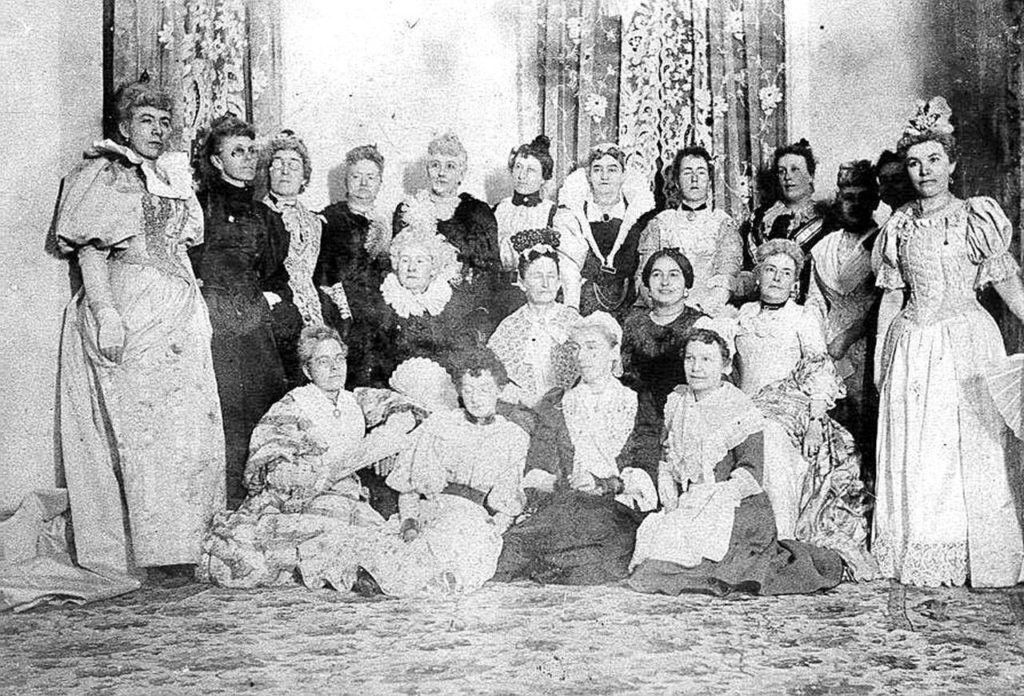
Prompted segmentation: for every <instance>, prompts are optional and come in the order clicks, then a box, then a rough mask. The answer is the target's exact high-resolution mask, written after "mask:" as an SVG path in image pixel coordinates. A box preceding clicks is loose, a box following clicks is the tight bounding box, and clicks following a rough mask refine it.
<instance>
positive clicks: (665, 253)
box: [640, 247, 693, 290]
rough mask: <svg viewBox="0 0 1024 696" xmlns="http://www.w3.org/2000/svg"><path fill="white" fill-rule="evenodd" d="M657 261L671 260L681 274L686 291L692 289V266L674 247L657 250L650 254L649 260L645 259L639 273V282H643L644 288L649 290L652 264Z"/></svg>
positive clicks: (652, 270) (652, 269)
mask: <svg viewBox="0 0 1024 696" xmlns="http://www.w3.org/2000/svg"><path fill="white" fill-rule="evenodd" d="M658 259H672V260H673V261H675V262H676V265H677V266H679V270H680V271H682V272H683V280H685V281H686V287H687V289H689V288H692V287H693V264H691V263H690V259H688V258H686V255H685V254H683V252H681V251H679V250H678V249H676V248H675V247H670V248H668V249H659V250H658V251H656V252H654V253H653V254H651V258H649V259H647V263H645V264H644V269H643V271H641V272H640V280H641V281H643V284H644V287H645V288H647V289H648V290H650V289H651V273H653V272H654V263H655V262H656V261H657V260H658Z"/></svg>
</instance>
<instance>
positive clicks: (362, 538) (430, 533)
mask: <svg viewBox="0 0 1024 696" xmlns="http://www.w3.org/2000/svg"><path fill="white" fill-rule="evenodd" d="M454 372H455V374H456V376H457V382H458V385H459V393H460V396H461V397H462V403H463V404H464V408H463V409H459V410H456V411H451V412H447V413H439V414H437V415H435V416H432V417H431V418H429V419H427V421H426V422H425V423H424V424H423V425H422V426H421V427H420V428H418V429H417V430H416V433H415V434H416V438H415V444H414V445H413V446H412V447H411V448H409V449H408V450H406V451H405V452H404V453H403V454H402V455H401V456H400V457H399V461H398V464H397V465H396V467H395V469H394V471H392V472H391V474H390V475H389V476H388V479H387V481H388V485H390V486H392V487H393V488H394V489H395V490H396V491H398V493H399V496H400V497H399V505H400V515H398V516H395V517H392V518H391V520H389V521H388V524H387V525H386V526H384V527H381V528H374V529H369V528H367V529H362V530H355V532H356V533H355V534H348V533H345V532H344V531H339V532H338V533H336V534H334V535H333V536H332V537H330V538H323V539H322V540H320V541H321V542H322V544H321V546H322V548H323V549H324V550H325V551H324V554H323V557H325V558H330V559H332V560H331V562H330V563H329V564H326V565H325V567H324V571H323V572H324V573H325V575H326V576H327V577H330V578H340V579H339V580H338V581H336V582H332V584H335V586H336V587H337V586H344V585H346V583H348V582H349V579H350V578H351V579H354V578H355V576H356V573H357V570H358V569H359V568H362V569H364V570H365V571H367V573H368V575H369V576H370V577H372V579H373V580H374V581H375V582H376V584H377V586H378V587H379V588H380V590H381V591H382V592H383V593H385V594H388V595H392V596H399V597H409V596H417V595H451V594H462V593H465V592H471V591H473V590H475V589H477V588H479V587H480V586H481V585H483V584H484V583H485V582H486V581H487V580H489V579H490V578H491V576H492V575H494V569H495V564H496V563H497V561H498V556H499V554H500V553H501V548H502V537H501V535H502V533H503V532H504V531H505V529H506V528H507V527H508V525H509V524H511V522H512V520H513V519H515V517H516V516H517V515H518V514H519V513H520V512H521V511H522V509H523V502H524V501H523V492H522V488H521V485H520V483H521V478H522V471H523V466H524V463H525V461H526V450H527V446H528V444H529V436H528V435H527V434H526V432H525V431H524V430H523V429H521V428H520V427H519V426H518V425H515V424H513V423H512V422H510V421H508V420H506V419H505V418H504V417H502V416H501V415H499V414H497V413H496V407H497V403H498V394H499V393H500V392H501V388H502V387H503V386H504V383H505V380H506V376H505V370H504V368H503V367H502V365H501V362H500V361H499V360H498V359H497V358H496V357H495V356H494V353H492V352H491V351H490V350H488V349H487V348H476V349H472V350H469V351H466V352H465V353H462V354H460V355H459V356H458V358H457V359H456V363H455V368H454Z"/></svg>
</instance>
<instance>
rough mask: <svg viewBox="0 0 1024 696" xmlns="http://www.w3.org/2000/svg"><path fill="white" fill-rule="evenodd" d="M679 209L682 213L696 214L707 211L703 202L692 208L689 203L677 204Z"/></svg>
mask: <svg viewBox="0 0 1024 696" xmlns="http://www.w3.org/2000/svg"><path fill="white" fill-rule="evenodd" d="M679 209H680V210H682V211H683V212H686V213H696V212H699V211H701V210H707V209H708V202H707V201H704V202H703V203H701V204H700V205H698V206H692V205H690V204H689V203H686V202H683V203H680V204H679Z"/></svg>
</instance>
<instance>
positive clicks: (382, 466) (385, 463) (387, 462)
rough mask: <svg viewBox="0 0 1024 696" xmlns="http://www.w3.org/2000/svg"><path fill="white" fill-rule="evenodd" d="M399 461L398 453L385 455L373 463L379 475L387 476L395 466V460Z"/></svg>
mask: <svg viewBox="0 0 1024 696" xmlns="http://www.w3.org/2000/svg"><path fill="white" fill-rule="evenodd" d="M396 461H398V455H397V454H393V455H391V456H390V457H385V458H384V459H381V460H380V461H378V462H375V463H374V465H373V470H374V471H375V472H376V473H377V475H378V476H387V475H388V474H390V473H391V471H392V470H393V469H394V468H395V462H396Z"/></svg>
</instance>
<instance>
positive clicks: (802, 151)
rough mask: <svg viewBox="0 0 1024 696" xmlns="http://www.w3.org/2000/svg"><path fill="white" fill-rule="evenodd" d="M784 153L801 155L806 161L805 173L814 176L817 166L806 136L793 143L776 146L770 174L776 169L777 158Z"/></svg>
mask: <svg viewBox="0 0 1024 696" xmlns="http://www.w3.org/2000/svg"><path fill="white" fill-rule="evenodd" d="M786 155H796V156H797V157H803V158H804V162H806V163H807V173H808V174H810V175H811V178H812V179H813V178H814V170H815V169H817V168H818V163H817V162H815V161H814V151H813V150H811V144H810V143H809V142H807V139H806V138H801V139H800V140H798V141H797V142H795V143H790V144H789V145H783V146H782V147H780V148H776V150H775V154H774V155H772V174H774V173H775V172H776V171H777V170H778V168H779V160H780V159H782V158H783V157H785V156H786Z"/></svg>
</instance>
